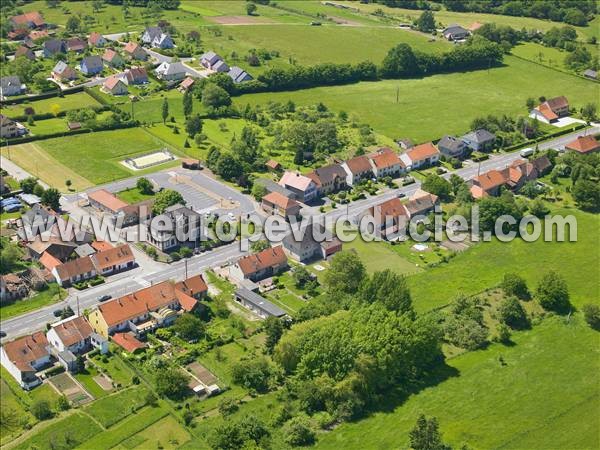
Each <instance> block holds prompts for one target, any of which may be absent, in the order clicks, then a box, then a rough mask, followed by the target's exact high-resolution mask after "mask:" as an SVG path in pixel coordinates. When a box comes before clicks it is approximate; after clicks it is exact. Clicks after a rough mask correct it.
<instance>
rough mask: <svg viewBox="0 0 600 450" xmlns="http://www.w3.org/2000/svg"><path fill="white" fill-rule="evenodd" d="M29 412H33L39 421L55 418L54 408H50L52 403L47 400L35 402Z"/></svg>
mask: <svg viewBox="0 0 600 450" xmlns="http://www.w3.org/2000/svg"><path fill="white" fill-rule="evenodd" d="M29 412H31V414H33V416H34V417H35V418H36V419H37V420H47V419H50V418H52V416H54V413H53V412H52V408H50V402H49V401H48V400H45V399H40V400H36V401H34V402H33V403H32V405H31V407H30V408H29Z"/></svg>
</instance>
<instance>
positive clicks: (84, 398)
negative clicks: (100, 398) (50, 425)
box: [48, 372, 93, 406]
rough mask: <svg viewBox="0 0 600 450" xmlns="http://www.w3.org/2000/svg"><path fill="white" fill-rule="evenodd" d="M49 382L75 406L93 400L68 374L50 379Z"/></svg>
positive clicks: (61, 374) (60, 374)
mask: <svg viewBox="0 0 600 450" xmlns="http://www.w3.org/2000/svg"><path fill="white" fill-rule="evenodd" d="M48 381H49V382H50V384H52V386H54V388H55V389H56V390H57V391H58V392H60V393H61V394H63V395H65V397H67V399H68V400H69V401H70V402H71V403H72V404H73V405H74V406H79V405H83V404H84V403H88V402H90V401H92V400H93V398H92V396H91V395H90V394H88V393H87V392H86V391H85V390H84V389H83V388H82V387H81V386H80V385H79V384H78V383H77V382H75V380H74V379H73V377H72V376H71V375H70V374H68V373H67V372H63V373H59V374H58V375H55V376H53V377H51V378H48Z"/></svg>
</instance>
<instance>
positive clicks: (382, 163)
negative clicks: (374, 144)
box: [370, 148, 403, 169]
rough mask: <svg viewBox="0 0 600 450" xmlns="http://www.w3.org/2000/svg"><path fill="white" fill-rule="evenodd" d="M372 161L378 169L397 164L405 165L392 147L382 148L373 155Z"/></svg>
mask: <svg viewBox="0 0 600 450" xmlns="http://www.w3.org/2000/svg"><path fill="white" fill-rule="evenodd" d="M370 158H371V161H373V164H375V167H377V168H378V169H385V168H388V167H393V166H396V165H403V164H402V162H401V161H400V158H398V155H397V154H396V152H395V151H393V150H392V149H390V148H382V149H380V150H378V151H377V152H376V153H373V154H372V155H371V156H370Z"/></svg>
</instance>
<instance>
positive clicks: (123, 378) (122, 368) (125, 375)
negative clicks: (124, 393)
mask: <svg viewBox="0 0 600 450" xmlns="http://www.w3.org/2000/svg"><path fill="white" fill-rule="evenodd" d="M102 359H103V356H101V355H97V356H96V357H95V358H94V359H93V363H94V364H95V365H97V366H98V367H99V368H101V369H102V370H104V372H105V373H106V374H107V375H108V376H109V377H110V378H111V379H112V380H113V381H114V382H115V383H116V384H117V385H118V386H117V387H125V386H129V385H130V384H131V380H132V378H133V375H134V373H133V371H132V370H131V369H130V368H129V367H128V366H127V365H126V364H125V362H123V360H122V359H121V358H120V357H118V356H116V355H112V356H108V357H107V359H106V362H103V360H102Z"/></svg>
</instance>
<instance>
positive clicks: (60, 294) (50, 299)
mask: <svg viewBox="0 0 600 450" xmlns="http://www.w3.org/2000/svg"><path fill="white" fill-rule="evenodd" d="M66 297H67V293H66V291H65V290H64V289H60V291H59V287H58V285H57V284H56V283H52V284H50V286H49V287H48V289H46V290H44V291H41V292H39V293H37V294H35V295H34V296H33V297H30V298H26V299H23V300H17V301H16V302H14V303H9V304H5V305H2V306H0V317H2V320H6V319H9V318H11V317H14V316H19V315H21V314H25V313H27V312H29V311H33V310H35V309H39V308H43V307H44V306H48V305H51V304H53V303H57V302H59V301H61V299H65V298H66Z"/></svg>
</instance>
